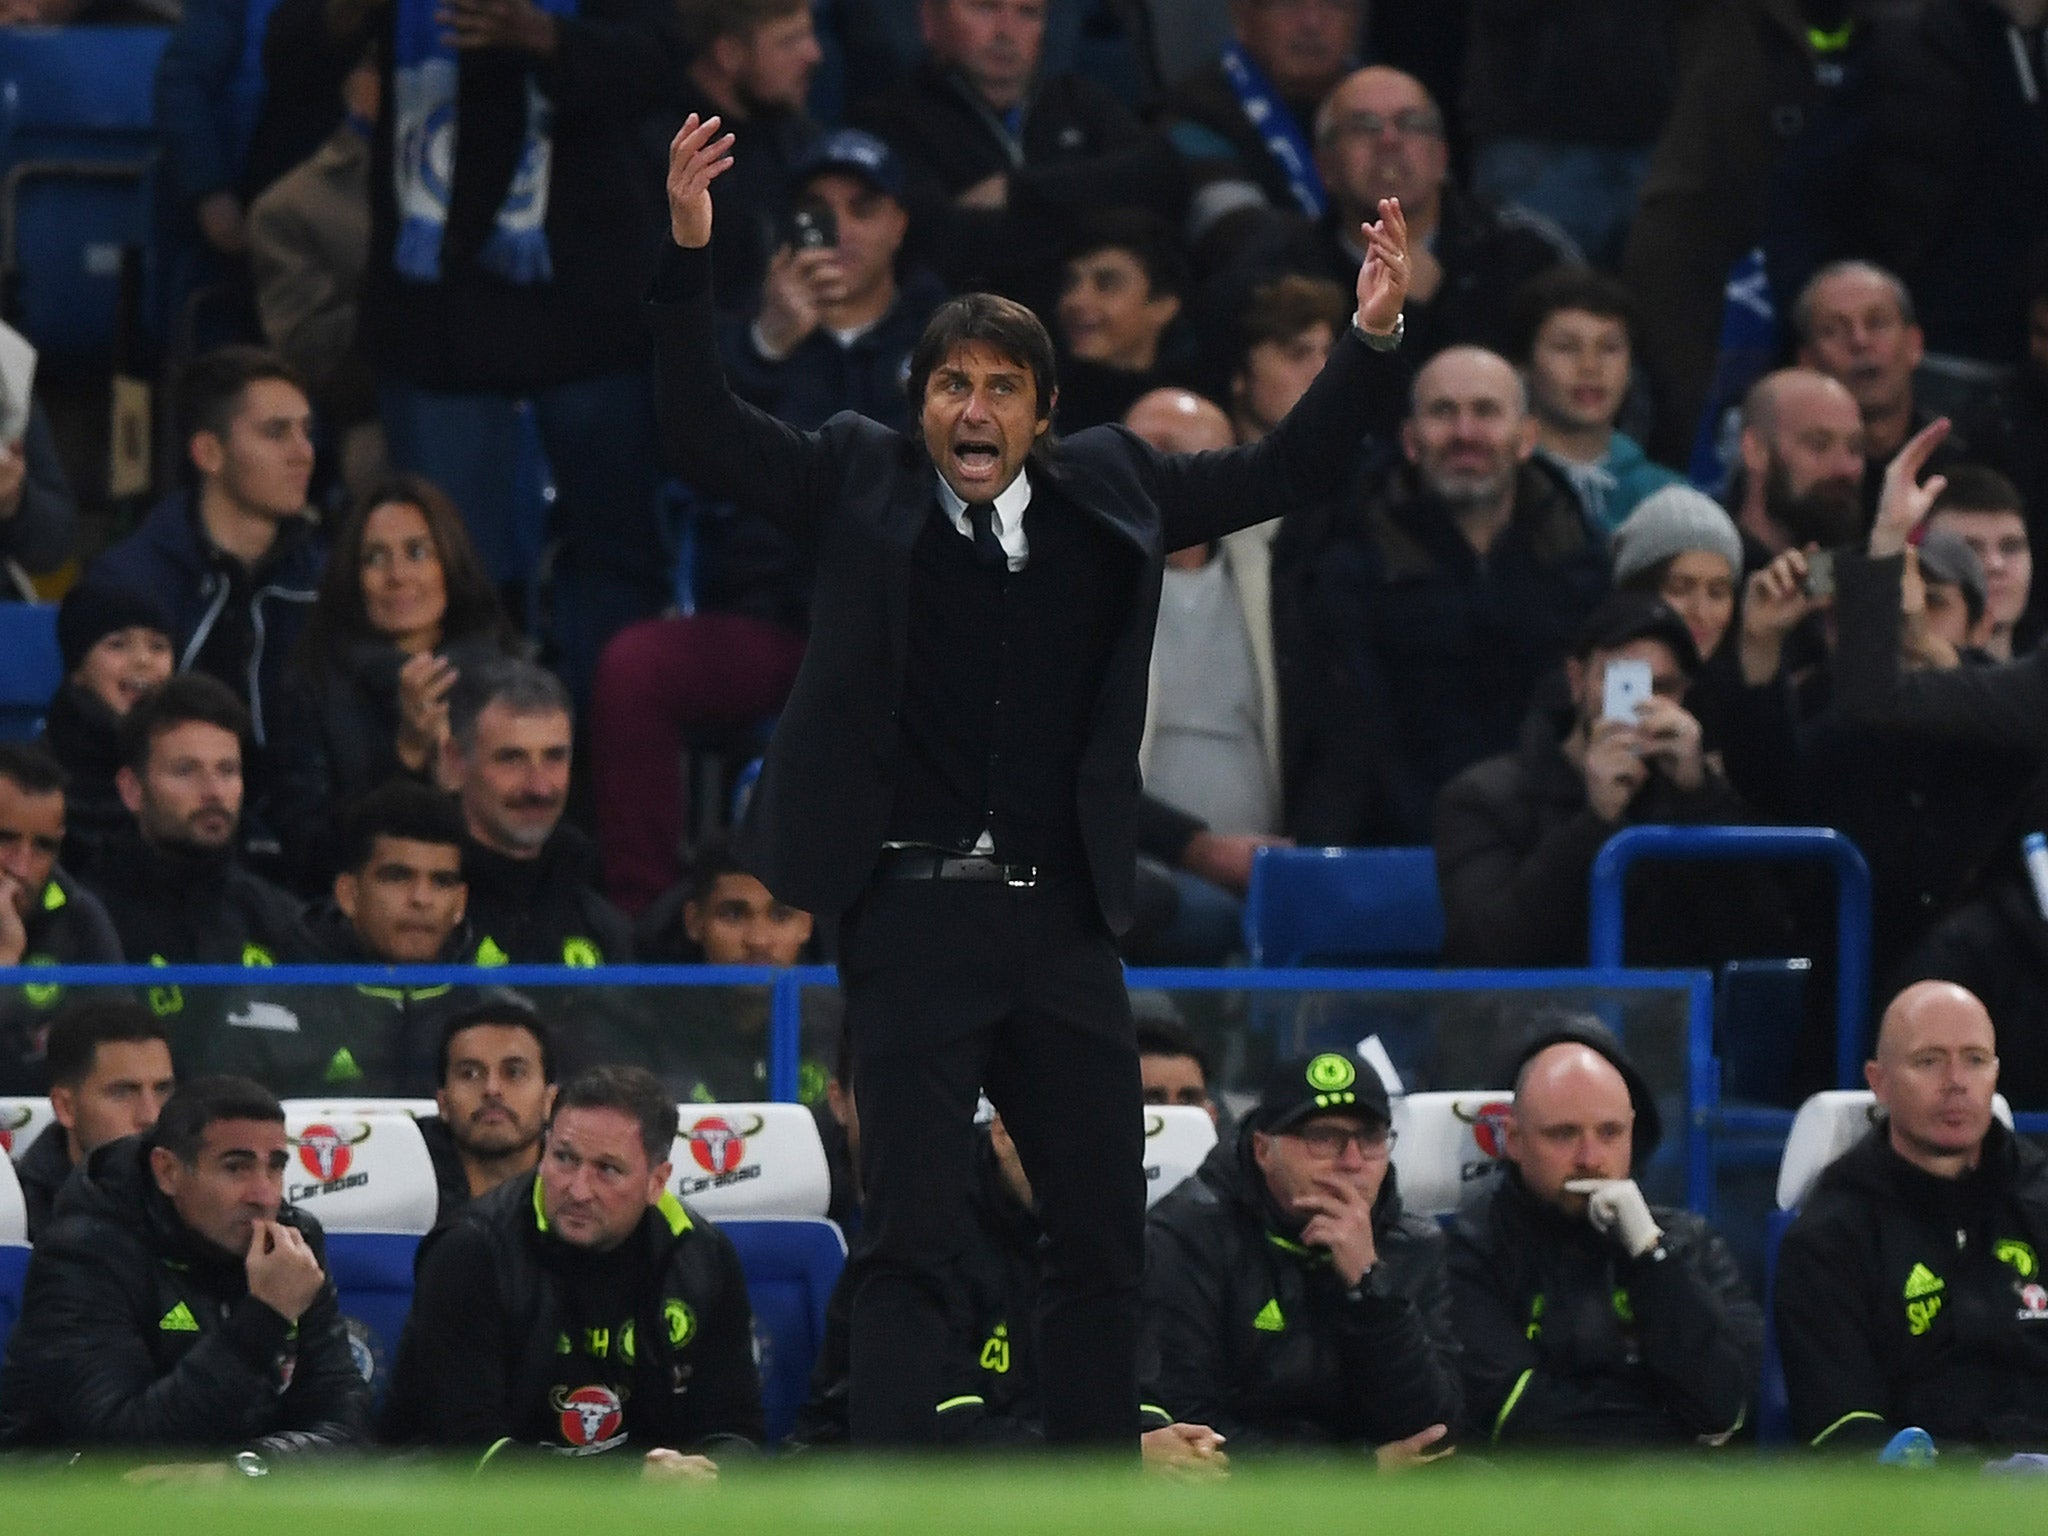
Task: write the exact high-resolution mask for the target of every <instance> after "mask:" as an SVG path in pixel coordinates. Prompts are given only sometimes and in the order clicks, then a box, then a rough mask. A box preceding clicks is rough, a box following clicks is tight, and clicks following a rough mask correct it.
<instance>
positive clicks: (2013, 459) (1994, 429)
mask: <svg viewBox="0 0 2048 1536" xmlns="http://www.w3.org/2000/svg"><path fill="white" fill-rule="evenodd" d="M2026 289H2027V294H2026V298H2027V321H2026V338H2027V340H2026V355H2025V356H2023V357H2022V358H2021V359H2020V360H2019V363H2018V365H2017V366H2016V367H2015V368H2014V369H2013V370H2012V373H2011V375H2010V376H2009V377H2008V378H2007V379H2006V380H2005V381H2004V382H2003V383H2002V384H2000V385H1999V386H1998V387H1997V388H1996V389H1994V390H1992V391H1991V392H1990V393H1989V394H1987V395H1985V396H1984V397H1983V398H1981V399H1980V400H1979V401H1978V402H1977V404H1976V405H1975V406H1974V407H1973V408H1972V409H1971V410H1970V411H1969V412H1968V413H1967V414H1966V415H1965V416H1964V418H1963V421H1962V435H1963V437H1964V439H1965V440H1966V441H1967V442H1968V443H1969V444H1970V447H1971V450H1972V452H1973V454H1974V455H1975V456H1976V457H1977V458H1978V459H1979V460H1981V462H1983V463H1985V464H1988V465H1990V466H1991V467H1992V468H1993V469H1996V470H1998V471H1999V472H2000V473H2001V474H2004V475H2005V476H2006V477H2007V478H2008V479H2010V480H2011V481H2012V482H2013V484H2014V485H2015V486H2016V487H2017V488H2018V490H2019V495H2020V500H2019V502H2018V503H2017V505H2018V506H2019V507H2020V509H2021V510H2022V511H2023V512H2024V513H2025V514H2026V518H2027V542H2028V544H2029V545H2030V546H2037V545H2039V544H2040V543H2041V542H2042V537H2043V535H2044V533H2048V522H2044V519H2048V241H2044V242H2043V243H2042V244H2041V246H2040V247H2039V248H2037V249H2036V250H2035V251H2034V252H2033V254H2032V255H2031V256H2029V257H2028V259H2027V264H2026ZM2044 610H2048V589H2043V590H2040V591H2037V592H2036V593H2035V594H2034V596H2033V599H2032V601H2031V604H2030V607H2029V612H2028V623H2027V627H2028V630H2029V632H2031V633H2038V632H2039V631H2040V629H2041V627H2042V625H2043V623H2044V621H2048V613H2044Z"/></svg>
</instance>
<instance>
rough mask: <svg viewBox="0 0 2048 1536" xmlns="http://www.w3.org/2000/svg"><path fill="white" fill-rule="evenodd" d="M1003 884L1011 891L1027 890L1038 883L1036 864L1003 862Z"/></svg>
mask: <svg viewBox="0 0 2048 1536" xmlns="http://www.w3.org/2000/svg"><path fill="white" fill-rule="evenodd" d="M1003 884H1004V885H1006V886H1007V887H1009V888H1010V889H1011V890H1013V891H1028V890H1031V889H1033V888H1035V887H1036V886H1037V884H1038V866H1037V865H1035V864H1005V865H1004V866H1003Z"/></svg>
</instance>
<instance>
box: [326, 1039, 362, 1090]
mask: <svg viewBox="0 0 2048 1536" xmlns="http://www.w3.org/2000/svg"><path fill="white" fill-rule="evenodd" d="M362 1075H363V1069H362V1068H361V1067H359V1066H357V1065H356V1058H355V1053H354V1052H353V1051H351V1050H350V1049H349V1048H348V1047H347V1046H345V1045H344V1046H343V1047H342V1048H341V1049H340V1050H338V1051H336V1052H335V1053H334V1055H333V1056H332V1057H330V1058H329V1059H328V1062H327V1072H326V1078H327V1081H328V1082H330V1083H353V1082H357V1081H359V1080H360V1079H361V1078H362Z"/></svg>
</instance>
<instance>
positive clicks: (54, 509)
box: [0, 20, 78, 596]
mask: <svg viewBox="0 0 2048 1536" xmlns="http://www.w3.org/2000/svg"><path fill="white" fill-rule="evenodd" d="M6 24H7V23H6V22H5V21H4V20H0V26H4V25H6ZM0 332H4V333H5V334H6V335H8V336H10V337H12V338H13V339H14V340H15V341H16V342H18V343H21V344H22V345H27V339H26V338H25V337H23V336H22V335H21V334H20V332H18V331H16V330H14V329H13V328H12V327H11V326H5V325H0ZM0 405H4V406H5V407H7V408H6V409H0V417H7V418H10V419H13V420H16V421H18V422H19V423H20V425H19V427H18V428H17V429H16V431H17V434H18V435H17V436H16V437H15V439H14V440H13V441H11V442H0V560H4V561H6V562H7V564H8V565H9V566H10V567H11V568H12V570H11V571H10V573H9V574H10V575H11V576H12V577H13V578H14V582H15V585H16V586H17V587H18V586H20V585H21V578H22V577H23V576H25V575H26V576H48V575H50V574H51V573H52V572H54V571H56V570H58V569H59V568H60V567H62V566H63V564H64V562H65V561H67V560H69V559H70V558H71V557H72V556H73V555H74V554H76V553H77V551H78V502H77V500H76V499H75V498H74V497H73V496H72V494H71V480H70V477H69V476H67V475H66V474H65V473H64V461H63V460H62V459H60V458H59V457H58V456H57V435H56V434H55V433H54V432H52V431H51V430H50V418H49V416H48V415H47V414H45V413H44V410H43V406H42V402H41V401H40V400H39V399H37V398H36V396H35V394H34V392H33V390H31V391H30V394H29V398H28V401H27V403H26V405H22V404H20V403H17V402H14V401H4V400H0ZM21 595H23V596H26V595H27V594H26V593H23V594H21Z"/></svg>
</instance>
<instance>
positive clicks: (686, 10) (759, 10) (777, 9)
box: [676, 0, 811, 54]
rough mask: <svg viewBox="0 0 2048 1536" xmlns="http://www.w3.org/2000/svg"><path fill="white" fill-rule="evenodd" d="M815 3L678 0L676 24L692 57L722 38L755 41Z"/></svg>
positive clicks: (788, 0)
mask: <svg viewBox="0 0 2048 1536" xmlns="http://www.w3.org/2000/svg"><path fill="white" fill-rule="evenodd" d="M810 6H811V0H676V25H677V28H678V30H679V31H680V32H681V33H682V38H683V43H684V45H685V46H686V47H687V48H688V49H689V51H690V52H691V53H692V54H697V53H701V52H703V51H704V50H705V49H706V48H709V47H710V46H711V45H712V44H713V43H715V42H717V41H718V40H719V39H720V38H721V37H740V38H751V37H752V36H753V35H754V34H755V33H756V32H757V31H759V30H760V29H761V28H762V27H765V26H767V25H768V23H769V22H771V21H780V20H782V19H783V17H785V16H794V15H796V13H797V12H798V11H806V10H809V9H810Z"/></svg>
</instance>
